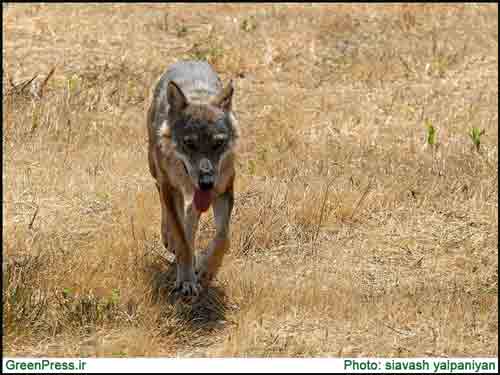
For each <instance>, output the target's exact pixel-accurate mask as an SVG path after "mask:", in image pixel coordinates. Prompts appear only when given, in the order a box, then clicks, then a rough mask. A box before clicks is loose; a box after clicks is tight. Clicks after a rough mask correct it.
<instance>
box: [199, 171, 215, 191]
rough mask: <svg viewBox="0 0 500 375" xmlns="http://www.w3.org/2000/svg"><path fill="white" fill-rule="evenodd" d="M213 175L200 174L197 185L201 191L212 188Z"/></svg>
mask: <svg viewBox="0 0 500 375" xmlns="http://www.w3.org/2000/svg"><path fill="white" fill-rule="evenodd" d="M214 180H215V178H214V175H213V173H201V174H200V180H199V181H198V184H199V185H200V189H201V190H210V189H212V188H213V187H214Z"/></svg>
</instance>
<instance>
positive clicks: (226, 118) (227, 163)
mask: <svg viewBox="0 0 500 375" xmlns="http://www.w3.org/2000/svg"><path fill="white" fill-rule="evenodd" d="M233 93H234V87H233V82H232V80H231V81H230V82H229V83H228V84H227V85H225V86H224V85H223V84H222V81H221V80H220V78H219V76H218V75H217V73H216V72H215V71H214V70H213V69H212V67H211V66H210V65H209V64H208V63H207V62H202V61H192V60H188V61H179V62H177V63H174V64H173V65H171V66H170V67H169V68H168V69H167V70H166V71H165V73H163V74H162V75H161V77H160V78H159V80H158V81H157V83H156V85H155V86H154V89H153V91H152V94H151V100H150V101H149V108H148V110H147V120H146V122H147V131H148V162H149V170H150V172H151V175H152V176H153V178H154V180H155V183H156V187H157V190H158V194H159V197H160V206H161V238H162V242H163V245H164V246H165V248H166V249H169V250H170V251H173V253H174V254H175V259H176V270H177V275H176V282H175V287H174V290H173V292H174V293H175V294H176V295H180V296H181V298H182V299H183V300H185V301H186V300H187V301H194V300H196V299H197V298H198V297H199V295H200V293H201V291H202V290H203V289H204V288H206V287H207V286H208V284H209V282H210V281H211V280H212V279H213V277H214V276H215V274H216V273H217V271H218V269H219V268H220V266H221V264H222V259H223V257H224V254H225V253H226V251H227V250H228V248H229V245H230V232H229V224H230V219H231V213H232V210H233V205H234V192H233V185H234V179H235V159H236V145H237V140H238V123H237V120H236V116H235V114H234V112H233V109H232V98H233ZM210 206H212V209H213V214H214V220H215V229H216V233H215V236H214V238H213V239H212V240H211V242H210V244H209V246H208V249H206V250H205V251H204V252H200V253H199V254H198V255H197V256H196V254H195V250H194V247H195V237H196V232H197V229H198V222H199V218H200V215H201V214H202V213H203V212H205V211H207V210H208V209H209V208H210Z"/></svg>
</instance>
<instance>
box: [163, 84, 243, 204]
mask: <svg viewBox="0 0 500 375" xmlns="http://www.w3.org/2000/svg"><path fill="white" fill-rule="evenodd" d="M233 91H234V89H233V86H232V83H229V84H228V85H227V86H226V87H224V88H223V89H222V90H221V91H220V93H219V94H218V95H216V96H214V97H212V98H211V99H210V100H209V101H208V103H206V104H200V103H190V102H189V101H188V99H187V98H186V96H185V95H184V93H183V92H182V90H181V89H180V88H179V86H177V85H176V84H175V83H174V82H172V81H171V82H169V84H168V87H167V100H168V104H169V112H168V123H169V137H170V139H171V142H172V145H173V146H174V148H175V153H176V155H177V156H178V157H179V158H180V159H181V160H182V162H183V164H184V167H185V169H186V172H187V174H188V175H189V177H190V178H191V181H192V183H193V186H194V189H195V200H196V199H197V198H198V200H199V204H198V206H199V207H198V208H200V209H201V211H204V210H206V209H208V205H209V204H210V198H209V197H210V196H211V195H212V189H213V188H214V187H215V186H216V185H217V182H218V179H219V176H220V172H221V166H222V164H223V161H224V159H225V158H226V157H228V156H229V155H230V154H231V152H232V150H233V148H234V145H235V142H236V138H237V131H236V124H235V119H234V117H233V114H232V112H231V103H232V96H233Z"/></svg>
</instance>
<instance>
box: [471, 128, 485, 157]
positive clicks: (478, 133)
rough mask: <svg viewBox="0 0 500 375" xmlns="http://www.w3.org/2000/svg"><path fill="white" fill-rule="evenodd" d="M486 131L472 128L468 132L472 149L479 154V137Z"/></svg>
mask: <svg viewBox="0 0 500 375" xmlns="http://www.w3.org/2000/svg"><path fill="white" fill-rule="evenodd" d="M485 132H486V131H485V130H484V129H482V130H479V128H477V127H475V126H473V127H472V128H471V129H470V131H469V137H470V139H471V140H472V144H473V145H474V146H473V147H474V148H475V149H476V151H477V152H479V148H480V146H481V137H482V136H483V135H484V133H485Z"/></svg>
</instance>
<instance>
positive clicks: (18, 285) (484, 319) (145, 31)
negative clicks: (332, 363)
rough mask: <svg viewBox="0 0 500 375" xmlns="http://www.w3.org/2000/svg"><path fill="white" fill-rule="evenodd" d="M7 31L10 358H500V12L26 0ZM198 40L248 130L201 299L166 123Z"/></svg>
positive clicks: (6, 318)
mask: <svg viewBox="0 0 500 375" xmlns="http://www.w3.org/2000/svg"><path fill="white" fill-rule="evenodd" d="M3 35H4V47H3V69H4V76H3V90H4V98H3V171H4V172H3V175H2V179H3V180H2V181H3V186H4V195H3V236H4V237H3V238H4V242H3V256H4V264H3V266H4V267H3V268H4V273H3V329H4V349H3V350H4V355H10V356H28V355H29V356H175V355H178V356H208V357H212V356H259V357H260V356H262V357H268V356H273V357H274V356H286V357H303V356H307V357H313V356H314V357H318V356H388V357H391V356H498V344H497V338H498V308H497V302H498V261H497V254H498V252H497V246H498V198H497V193H498V175H497V174H498V129H497V123H498V59H497V56H498V8H497V6H496V5H493V4H490V5H487V4H486V5H478V4H453V5H431V4H426V5H396V4H394V5H378V6H374V5H345V4H344V5H340V4H336V5H326V4H323V5H263V4H259V5H235V4H233V5H223V4H219V5H216V6H215V5H209V4H203V5H197V6H193V5H162V4H155V5H146V4H144V5H128V4H127V5H126V4H121V5H112V4H107V5H88V4H87V5H85V4H71V5H67V4H66V5H41V4H40V5H29V4H11V5H9V7H8V8H4V15H3ZM185 57H197V58H203V59H207V60H209V61H210V62H211V63H212V64H213V65H214V67H215V68H216V70H217V71H218V72H220V74H221V76H222V78H223V79H224V80H227V79H229V78H235V84H236V94H235V104H234V105H235V110H236V112H237V114H238V115H239V118H240V122H241V132H242V138H241V145H240V155H241V156H240V158H239V161H238V170H239V172H238V179H237V183H236V192H237V195H236V205H235V211H234V218H233V223H232V233H233V237H232V248H231V252H230V254H228V256H227V258H226V259H225V263H224V265H223V268H222V270H221V273H220V274H219V276H218V279H217V280H216V282H215V284H214V287H213V289H211V290H210V293H209V295H208V296H207V297H206V300H205V301H204V302H203V304H202V305H201V306H200V307H198V308H196V309H193V310H190V309H187V308H185V309H181V308H176V307H175V306H174V305H172V303H171V302H170V301H169V299H168V296H167V295H168V291H169V289H170V288H171V286H172V277H173V271H172V265H171V264H170V263H169V262H168V260H167V259H166V258H165V252H164V251H163V249H162V246H161V242H160V237H159V229H160V227H159V221H160V207H159V200H158V197H157V193H156V190H155V188H154V184H153V181H152V178H151V177H150V175H149V171H148V169H147V158H146V131H145V118H144V108H145V106H146V104H147V103H146V101H145V100H146V98H147V94H148V92H149V90H150V88H151V85H152V83H153V82H154V80H155V79H156V78H157V77H158V75H159V74H160V73H161V72H162V71H163V70H164V69H165V68H166V67H167V66H168V65H169V64H171V63H172V62H174V61H176V60H177V59H181V58H185ZM53 67H56V70H55V72H54V74H53V76H52V77H50V79H49V80H48V81H47V84H46V86H45V87H44V90H43V92H40V93H41V94H40V95H39V96H40V98H38V99H37V98H36V95H35V96H34V95H33V94H30V88H33V87H41V86H42V87H43V85H41V82H42V81H43V78H44V77H45V76H46V75H47V74H48V73H49V72H50V70H51V69H52V68H53ZM37 73H38V74H39V76H38V77H37V78H36V79H35V80H34V81H33V83H27V84H26V87H25V88H24V89H23V88H22V83H23V82H27V80H29V79H30V78H32V77H33V76H34V75H35V74H37ZM11 82H12V83H11ZM12 85H14V86H15V87H13V86H12ZM37 85H38V86H37ZM31 91H32V92H33V89H31ZM35 94H36V92H35ZM425 124H432V125H433V126H434V127H435V129H437V142H438V145H436V146H429V145H426V144H425V139H426V127H425ZM472 127H478V128H480V129H484V130H485V131H486V132H485V134H484V135H483V136H482V138H481V148H480V150H479V152H477V151H476V150H475V148H474V147H473V144H472V142H471V139H470V138H469V136H468V132H469V131H470V129H471V128H472ZM202 220H203V222H202V224H201V230H202V234H201V235H200V239H201V244H200V246H202V245H205V244H206V243H207V238H208V236H209V235H211V234H212V233H213V221H212V218H210V217H208V216H206V217H204V218H203V219H202Z"/></svg>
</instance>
